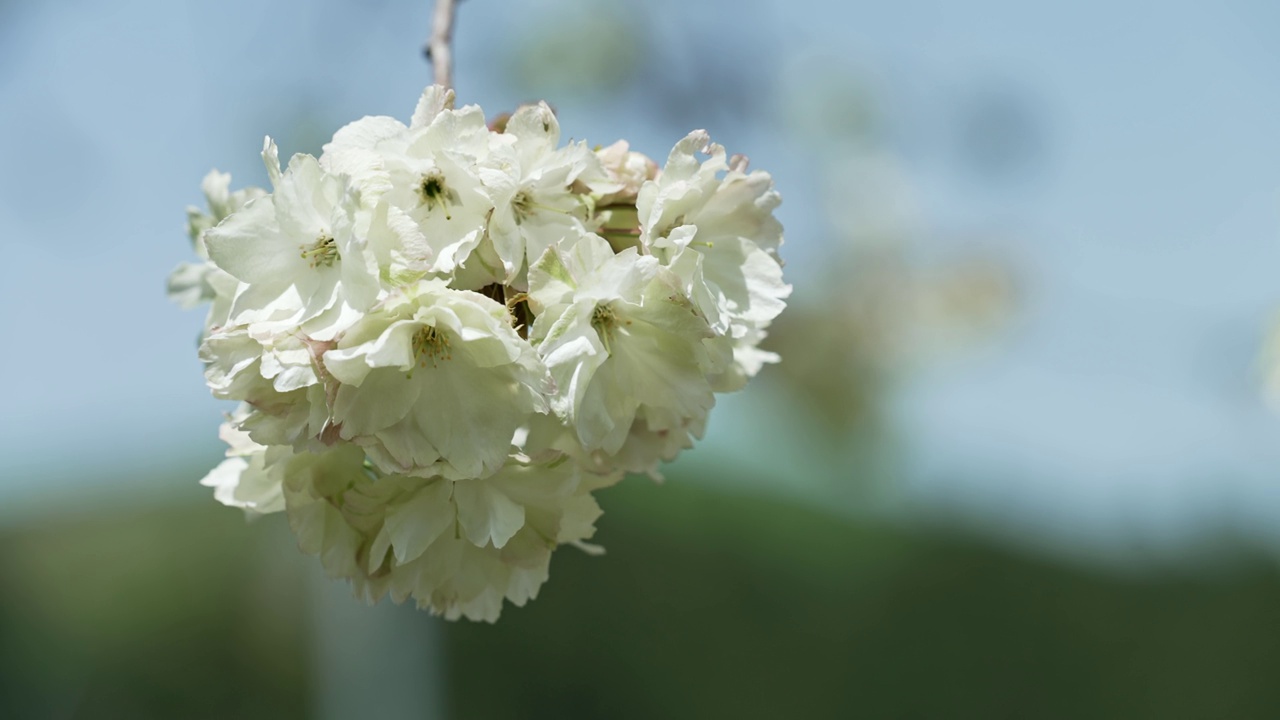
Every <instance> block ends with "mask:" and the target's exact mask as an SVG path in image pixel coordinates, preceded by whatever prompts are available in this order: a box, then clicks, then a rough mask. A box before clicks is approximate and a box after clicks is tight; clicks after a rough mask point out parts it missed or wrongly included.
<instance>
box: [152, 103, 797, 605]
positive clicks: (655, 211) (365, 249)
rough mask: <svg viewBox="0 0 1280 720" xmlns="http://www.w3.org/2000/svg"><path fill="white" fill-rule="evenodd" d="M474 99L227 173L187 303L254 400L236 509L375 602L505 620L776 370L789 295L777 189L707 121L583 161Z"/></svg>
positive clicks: (225, 484)
mask: <svg viewBox="0 0 1280 720" xmlns="http://www.w3.org/2000/svg"><path fill="white" fill-rule="evenodd" d="M453 99H454V96H453V92H452V91H451V90H447V89H445V88H442V87H439V86H434V87H431V88H428V89H427V91H426V92H425V93H424V95H423V96H422V99H421V101H420V102H419V103H418V106H417V109H416V110H415V112H414V114H413V118H412V121H411V122H410V123H409V125H407V126H406V125H404V124H403V123H401V122H399V121H397V120H395V119H393V118H389V117H366V118H363V119H361V120H358V121H356V122H354V123H351V124H350V125H347V126H346V127H344V128H342V129H341V130H339V131H338V132H337V134H335V135H334V137H333V140H332V142H330V143H328V144H327V145H325V147H324V152H323V154H322V155H321V156H320V157H319V158H318V159H317V158H315V157H312V156H310V155H296V156H294V157H293V158H292V159H291V160H290V161H289V164H288V166H287V167H286V168H284V169H281V167H280V162H279V158H278V155H277V151H276V147H275V145H274V144H273V143H272V142H271V141H270V139H268V140H267V143H266V147H265V149H264V150H263V159H264V160H265V162H266V165H267V173H268V176H269V178H270V181H271V186H272V187H271V190H270V192H268V191H264V190H261V189H257V188H248V189H244V190H239V191H236V192H230V191H229V184H230V177H229V176H227V175H224V174H220V173H217V172H216V171H215V172H213V173H211V174H210V175H209V176H208V177H206V178H205V182H204V191H205V195H206V196H207V198H208V202H209V213H208V214H205V213H202V212H199V211H196V210H192V211H190V231H191V238H192V241H193V242H194V244H195V250H196V253H197V254H198V255H199V257H200V259H201V261H200V262H198V263H191V264H184V265H182V266H180V267H179V268H178V269H177V270H175V271H174V273H173V275H172V276H171V278H170V283H169V291H170V294H171V296H173V297H174V298H175V299H176V300H177V301H178V302H180V303H182V304H183V305H184V306H192V305H195V304H198V303H200V302H209V303H211V308H210V310H209V315H208V320H207V323H206V327H205V332H204V335H203V337H202V340H201V345H200V358H201V360H202V361H203V362H204V364H205V377H206V379H207V381H208V384H209V387H210V388H211V389H212V391H213V394H214V396H215V397H218V398H222V399H227V400H235V401H238V402H239V403H240V405H239V407H238V409H237V410H236V411H235V412H234V413H232V414H231V416H230V417H229V418H228V420H227V422H226V423H225V424H224V426H223V428H222V437H223V439H224V440H225V441H226V443H227V445H228V446H229V448H230V449H229V450H228V451H227V459H226V460H225V461H223V462H222V463H221V464H220V465H219V466H218V467H217V468H215V469H214V470H213V471H212V472H210V473H209V475H208V476H207V477H206V478H205V479H204V480H203V483H204V484H205V485H208V486H211V487H213V488H214V493H215V497H216V498H217V499H218V500H219V501H221V502H223V503H225V504H227V505H231V506H235V507H240V508H244V509H245V510H246V511H249V512H251V513H272V512H278V511H284V512H285V513H286V514H287V516H288V519H289V523H290V525H291V527H292V528H293V530H294V532H295V533H296V534H297V537H298V542H299V544H300V546H301V547H302V549H303V550H304V551H306V552H308V553H311V554H314V555H318V556H319V557H320V560H321V562H322V564H323V565H324V567H325V569H326V570H327V571H328V573H329V574H330V575H332V576H335V577H342V578H347V579H349V580H350V581H351V582H352V583H353V584H354V586H355V588H356V592H357V594H359V595H360V596H362V597H365V598H366V599H368V600H369V601H376V600H377V599H379V598H381V597H384V596H386V595H390V596H391V597H392V598H393V599H394V600H395V601H397V602H401V601H403V600H405V599H407V598H413V599H414V600H415V601H416V602H417V604H418V605H419V606H420V607H424V608H428V609H430V610H431V611H432V612H435V613H439V614H443V615H444V616H446V617H448V618H451V619H452V618H457V617H467V618H470V619H473V620H488V621H493V620H495V619H496V618H497V617H498V614H499V612H500V611H501V608H502V604H503V600H504V599H506V600H509V601H511V602H513V603H515V604H517V605H522V604H523V603H524V602H525V601H527V600H528V599H530V598H532V597H534V596H535V595H536V594H537V592H538V588H539V587H540V586H541V585H542V583H543V582H544V581H545V580H546V579H547V569H548V564H549V562H550V557H551V553H552V551H553V550H554V549H555V548H556V547H557V546H558V545H560V544H564V543H569V544H575V545H577V546H579V547H581V548H583V549H585V550H588V551H592V550H595V549H596V548H594V546H591V545H588V544H586V541H587V540H588V539H590V538H591V536H592V534H593V533H594V530H595V528H594V523H595V520H596V519H597V517H599V515H600V509H599V507H598V506H597V505H596V502H595V500H594V499H593V498H592V495H591V492H592V491H594V490H596V489H598V488H601V487H605V486H607V485H610V484H613V483H615V482H617V481H618V480H619V479H620V478H621V477H622V476H623V474H625V473H627V472H635V473H649V474H655V473H656V468H657V465H658V464H659V463H660V462H662V461H665V460H670V459H672V458H673V457H675V455H676V454H677V453H678V452H679V451H680V450H681V449H683V448H686V447H690V446H691V445H692V443H693V439H694V438H696V437H700V436H701V434H702V432H703V429H704V428H705V426H706V422H707V413H708V411H710V410H711V407H712V405H714V404H715V394H716V393H722V392H728V391H732V390H736V389H738V388H740V387H742V386H743V384H744V383H745V382H746V380H747V379H748V378H749V377H751V376H753V375H755V374H756V373H757V372H758V371H759V370H760V368H761V366H762V365H763V364H765V363H768V362H773V361H776V360H777V358H776V356H774V355H772V354H771V353H768V352H765V351H762V350H760V349H759V348H758V344H759V342H760V340H761V339H762V338H763V337H764V336H765V329H766V327H767V326H768V325H769V323H770V322H771V321H772V320H773V319H774V318H775V317H776V316H777V315H778V313H779V312H781V311H782V309H783V305H784V303H783V299H784V298H785V297H787V295H788V294H789V292H790V287H789V286H788V285H786V284H785V283H784V282H783V280H782V268H781V263H780V261H779V259H778V254H777V253H778V246H779V245H781V243H782V228H781V226H780V225H779V224H778V222H777V220H776V219H775V218H774V216H773V210H774V208H775V207H777V205H778V203H779V197H778V194H777V193H776V192H775V191H774V189H773V183H772V180H771V179H770V177H769V175H768V174H767V173H764V172H760V171H755V172H748V171H747V167H746V160H745V159H743V158H741V157H738V156H735V157H733V158H728V157H726V155H725V152H724V149H723V148H722V147H720V146H719V145H714V144H712V143H711V142H710V141H709V139H708V137H707V135H706V133H705V132H701V131H698V132H694V133H691V134H689V135H688V136H687V137H685V138H684V139H683V140H681V141H680V142H679V143H677V144H676V146H675V148H674V149H673V150H672V151H671V155H670V157H669V158H668V160H667V163H666V165H665V166H664V167H663V168H661V169H659V168H658V166H657V164H656V163H655V162H654V161H652V160H650V159H649V158H647V157H645V156H643V155H641V154H639V153H636V152H631V151H630V150H629V148H628V146H627V144H626V143H625V142H621V141H620V142H618V143H616V144H614V145H612V146H610V147H606V148H600V149H595V150H593V149H591V148H589V147H587V146H586V145H585V144H584V143H569V144H567V145H564V146H561V145H560V142H559V141H560V128H559V125H558V123H557V122H556V117H555V115H554V114H553V113H552V111H551V110H550V108H548V107H547V105H546V104H545V103H540V104H537V105H529V106H525V107H522V108H520V109H519V110H517V111H516V112H515V113H514V114H512V115H510V116H509V117H508V118H506V119H505V121H503V122H498V123H495V124H494V126H493V127H490V126H489V125H487V124H486V120H485V117H484V114H483V113H482V111H481V110H480V108H478V107H475V106H467V107H463V108H459V109H454V107H453Z"/></svg>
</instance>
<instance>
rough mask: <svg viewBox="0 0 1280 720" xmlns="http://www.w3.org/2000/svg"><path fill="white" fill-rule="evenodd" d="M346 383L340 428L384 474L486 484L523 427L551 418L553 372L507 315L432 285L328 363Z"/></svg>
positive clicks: (375, 317) (364, 325) (387, 311)
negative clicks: (536, 418) (533, 417)
mask: <svg viewBox="0 0 1280 720" xmlns="http://www.w3.org/2000/svg"><path fill="white" fill-rule="evenodd" d="M324 366H325V368H326V369H327V370H328V372H329V373H331V374H332V375H333V377H334V378H336V379H337V380H338V382H339V385H338V388H337V393H336V397H335V399H334V404H333V420H334V422H335V423H336V424H337V426H338V427H339V428H340V433H341V437H342V439H343V440H350V441H352V442H355V443H356V444H358V445H360V446H362V447H364V448H365V450H366V451H367V452H368V453H369V456H370V458H371V459H373V461H374V462H375V463H377V465H378V466H379V468H381V469H382V470H383V471H384V472H388V473H403V474H407V475H416V476H421V477H429V476H432V475H443V476H445V477H448V478H455V479H456V478H467V477H481V476H484V475H488V474H491V473H493V472H494V471H496V470H497V469H498V468H499V467H500V466H501V465H502V463H503V462H504V461H505V458H506V455H507V451H508V448H509V447H510V445H511V440H512V437H513V436H514V434H515V431H516V428H518V427H520V426H521V425H522V424H524V422H525V421H526V420H527V419H528V417H529V415H530V414H532V413H538V412H545V411H546V400H545V398H544V394H545V393H547V392H549V391H550V390H551V386H550V384H549V377H548V376H547V373H546V369H545V368H544V367H543V365H542V363H541V361H539V360H538V357H537V355H536V354H535V353H534V352H533V349H532V348H531V347H530V346H529V344H528V343H527V342H525V341H524V340H523V339H522V338H521V337H520V336H519V335H518V334H516V331H515V330H514V329H512V327H511V325H510V315H509V313H508V311H507V308H506V307H505V306H503V305H502V304H500V303H497V302H495V301H493V300H491V299H489V298H487V297H485V296H483V295H480V294H478V293H474V292H468V291H461V290H452V289H450V288H448V287H446V286H445V284H444V282H443V281H439V280H424V281H421V282H420V283H418V284H417V285H416V286H412V287H410V288H407V289H406V290H405V292H403V293H401V294H399V295H396V296H394V297H392V298H390V299H389V300H388V301H387V302H386V303H384V305H383V306H382V307H381V308H380V309H378V310H377V311H375V312H372V313H370V314H369V315H367V316H365V317H364V318H363V319H362V320H361V321H360V322H359V323H357V324H356V325H355V326H353V327H352V328H351V329H350V330H349V331H348V332H347V333H346V334H345V335H344V336H343V337H342V338H341V339H340V340H339V341H338V344H337V347H336V348H335V349H332V350H329V351H327V352H326V353H325V354H324Z"/></svg>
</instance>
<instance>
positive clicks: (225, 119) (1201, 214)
mask: <svg viewBox="0 0 1280 720" xmlns="http://www.w3.org/2000/svg"><path fill="white" fill-rule="evenodd" d="M430 14H431V2H430V0H418V1H416V2H400V1H399V0H395V1H393V0H363V1H358V0H318V1H317V0H313V1H312V2H303V1H302V0H289V1H287V2H273V3H255V2H249V1H248V0H226V1H224V2H220V3H216V4H214V3H196V2H159V1H158V0H153V1H151V2H143V1H136V2H114V3H91V2H88V1H87V0H51V1H49V2H41V3H20V2H17V1H16V0H0V162H2V163H3V165H2V167H3V170H4V171H3V172H0V228H2V229H3V235H2V237H0V252H2V253H3V262H0V309H2V310H3V313H0V338H2V339H0V377H3V378H4V379H5V381H6V382H5V391H4V413H3V415H0V717H5V718H10V717H12V718H116V717H120V718H125V717H127V718H230V717H235V718H295V717H296V718H303V717H321V718H343V717H372V716H377V717H387V718H396V717H432V718H457V719H462V718H523V717H555V718H601V717H608V718H652V717H671V718H683V717H689V718H719V717H770V718H773V717H901V718H929V717H978V718H995V717H1002V718H1003V717H1010V718H1013V717H1018V718H1023V717H1035V718H1080V717H1122V718H1134V717H1155V718H1182V717H1186V718H1193V717H1194V718H1203V717H1232V718H1245V717H1276V716H1278V715H1280V685H1277V683H1276V682H1275V677H1276V673H1277V671H1278V670H1280V571H1278V569H1277V563H1276V557H1277V556H1276V551H1277V549H1278V548H1280V523H1278V522H1277V520H1280V442H1277V440H1280V419H1278V417H1277V414H1276V411H1275V410H1274V409H1273V408H1272V407H1269V406H1268V401H1267V392H1266V386H1267V377H1266V375H1267V365H1266V360H1265V358H1266V357H1267V355H1268V352H1269V351H1268V350H1267V349H1266V347H1267V343H1266V337H1267V334H1268V332H1269V327H1270V325H1271V323H1272V319H1273V316H1274V315H1275V313H1276V310H1277V308H1280V280H1278V279H1277V273H1276V269H1277V268H1280V237H1278V234H1280V233H1278V231H1280V192H1278V190H1280V162H1277V160H1278V159H1280V132H1277V131H1276V130H1277V128H1280V92H1277V88H1280V49H1278V48H1280V45H1277V44H1276V43H1275V41H1274V35H1275V33H1274V30H1275V28H1277V27H1280V5H1276V4H1274V3H1267V2H1261V1H1258V2H1249V1H1246V0H1228V1H1226V2H1220V3H1213V4H1208V3H1194V2H1189V1H1188V2H1182V1H1175V2H1165V3H1150V2H1137V1H1126V2H1101V1H1099V0H1082V1H1081V2H1076V3H1070V4H1059V6H1058V7H1049V6H1047V5H1041V4H1028V3H1017V2H1009V1H1002V0H974V1H971V2H965V3H948V2H942V1H940V0H934V1H926V0H908V1H905V2H899V3H892V4H890V3H847V2H837V1H836V0H708V1H704V2H698V3H690V2H680V1H678V0H650V1H649V2H645V3H635V2H624V1H623V0H617V1H616V2H607V1H606V0H594V1H593V0H529V1H527V2H511V1H505V2H497V0H467V1H466V2H464V3H462V4H461V6H460V8H459V15H458V27H457V32H456V44H455V47H456V53H457V65H456V84H457V87H458V94H459V98H460V101H461V102H474V103H479V104H480V105H482V106H483V107H484V108H485V110H486V111H487V112H489V113H490V114H496V113H498V112H501V111H505V110H510V109H512V108H514V107H515V106H516V105H518V104H520V103H522V102H525V101H530V100H536V99H541V98H545V99H547V100H548V101H549V102H550V103H551V104H552V105H553V106H555V107H556V108H557V110H558V112H559V116H560V121H561V126H562V128H563V131H564V135H565V137H566V139H567V138H570V137H572V138H575V139H578V138H585V139H588V140H590V141H591V142H592V143H593V144H596V143H599V144H608V143H611V142H612V141H613V140H615V139H618V138H626V139H628V140H629V141H630V142H631V143H632V146H633V148H635V149H638V150H641V151H643V152H646V153H648V154H649V155H651V156H653V157H655V158H657V159H659V160H661V159H662V158H664V157H665V155H666V152H667V151H668V150H669V149H670V147H671V145H672V144H673V143H674V142H675V140H677V139H679V138H680V137H682V136H683V135H684V134H685V133H687V132H688V131H689V130H691V129H694V128H706V129H708V130H709V131H710V132H711V135H712V137H713V139H715V140H716V141H718V142H720V143H722V144H724V145H725V146H726V147H727V148H728V150H729V152H730V153H734V152H741V153H746V154H748V155H750V156H751V158H752V162H753V167H758V168H762V169H766V170H768V171H770V172H771V173H772V174H773V176H774V178H775V181H776V184H777V187H778V189H779V190H780V191H781V192H782V194H783V197H784V199H785V201H784V204H783V205H782V207H781V208H780V210H779V211H778V215H779V217H780V219H781V220H782V222H783V224H784V225H785V226H786V228H787V239H788V240H787V244H786V246H785V247H784V248H783V255H784V256H785V257H786V259H787V262H788V265H787V272H788V279H789V281H790V282H791V283H793V284H794V286H795V293H794V295H793V297H792V303H791V307H790V308H789V310H788V311H787V312H786V313H784V314H783V316H782V317H781V318H780V320H779V321H778V323H777V324H776V331H775V332H774V333H773V336H772V337H771V338H770V340H769V343H770V344H771V346H772V348H773V349H775V350H777V351H779V352H780V353H781V354H782V355H783V357H784V360H783V362H782V364H780V365H778V366H774V367H769V368H767V369H766V370H765V371H764V372H763V373H762V375H761V376H760V377H759V378H757V380H756V382H754V383H753V384H752V385H751V386H750V387H748V388H747V389H746V390H745V391H743V392H742V393H739V394H736V395H732V396H725V397H723V398H722V401H721V402H720V406H719V407H718V408H717V409H716V411H715V412H714V413H713V414H712V419H711V425H710V429H709V431H708V434H707V437H706V439H705V441H704V442H702V443H701V444H700V445H699V446H698V447H697V448H695V449H694V450H692V451H688V452H686V453H685V454H684V455H683V456H682V457H681V458H680V459H679V460H678V461H677V462H676V463H673V464H672V465H670V466H669V467H668V468H666V470H665V474H666V475H667V482H666V483H665V484H663V485H655V484H653V483H651V482H650V481H648V480H647V479H642V478H631V479H628V480H627V481H626V482H624V483H623V484H622V485H620V486H618V487H616V488H613V489H610V490H607V491H604V492H603V493H601V495H600V502H601V504H602V506H603V507H604V509H605V516H604V517H603V518H602V519H601V520H600V522H599V523H598V526H599V528H600V531H599V534H598V535H597V539H598V540H599V541H600V542H601V543H602V544H603V545H605V546H606V547H607V548H608V554H607V555H606V556H605V557H602V558H592V557H587V556H585V555H583V554H581V553H578V552H576V551H574V550H573V549H571V548H567V549H562V550H561V551H560V552H559V553H557V555H556V557H555V559H554V561H553V563H552V579H551V581H550V582H549V583H548V584H547V585H546V586H545V587H544V588H543V590H542V593H541V595H540V597H539V598H538V599H537V600H536V601H534V602H533V603H531V604H530V605H529V606H527V607H525V608H513V607H510V606H508V607H507V609H506V610H505V611H504V614H503V617H502V619H501V621H500V622H499V623H498V624H497V625H494V626H488V625H474V624H466V623H458V624H448V623H444V622H442V621H439V620H437V619H435V618H431V617H429V616H427V615H426V614H425V613H419V612H416V611H414V610H411V609H408V608H400V607H395V606H390V605H386V604H384V605H381V606H378V607H376V608H374V609H368V608H364V607H361V606H359V605H357V604H355V603H354V601H352V600H350V598H349V590H348V589H347V588H346V587H345V586H342V585H339V584H336V583H330V582H328V581H326V580H324V579H323V578H322V577H320V572H319V570H318V568H317V567H315V565H316V564H317V563H314V562H313V558H306V557H303V556H302V555H301V554H300V553H299V552H298V551H297V549H296V546H295V544H294V542H293V540H292V538H291V537H290V535H289V532H288V529H287V527H286V526H285V523H284V522H283V518H281V517H268V518H264V519H261V520H258V521H255V522H246V521H245V519H244V518H243V516H242V515H241V514H240V513H239V512H237V511H234V510H230V509H227V508H223V507H221V506H219V505H217V504H216V503H215V502H214V501H213V500H212V498H211V493H210V492H209V491H208V490H207V489H206V488H202V487H200V486H198V485H197V484H196V483H197V480H198V479H199V478H200V477H201V476H203V474H204V473H205V472H206V471H207V470H208V469H209V468H211V467H212V466H213V465H214V464H216V463H217V462H218V460H219V459H220V457H221V453H222V449H223V448H222V447H221V445H220V443H219V441H218V440H217V437H216V427H217V424H218V422H219V421H220V418H221V414H222V413H223V412H226V411H227V410H228V408H227V407H226V406H224V405H220V404H218V403H216V402H214V401H213V400H212V399H210V398H209V396H208V393H207V391H206V389H205V387H204V383H203V379H202V377H201V368H200V364H199V362H198V360H197V358H196V354H195V342H196V337H197V334H198V332H199V328H200V325H201V321H202V318H203V315H202V312H199V311H197V312H188V313H184V312H182V311H180V310H179V309H178V308H177V307H176V306H175V305H173V304H171V303H169V302H167V301H166V299H165V295H164V281H165V277H166V275H167V273H168V272H169V271H170V270H171V269H172V268H173V267H174V266H175V265H176V264H177V263H179V262H181V261H184V260H187V259H189V257H190V248H189V245H188V242H187V239H186V237H185V231H184V222H185V215H184V208H185V206H187V205H199V204H201V203H202V198H201V195H200V190H199V183H200V179H201V178H202V177H203V176H204V174H205V173H206V172H207V171H208V170H209V169H210V168H213V167H216V168H219V169H221V170H224V171H229V172H231V173H232V176H233V187H239V186H242V185H245V184H255V185H263V184H265V183H266V177H265V172H264V171H263V169H262V166H261V162H260V160H259V156H258V151H259V149H260V147H261V143H262V136H263V135H264V134H270V135H271V136H273V137H275V138H276V139H277V141H278V142H279V143H280V145H281V152H282V154H284V155H286V156H287V155H288V154H291V153H293V152H313V153H318V152H319V149H320V146H321V145H322V144H323V142H324V141H325V140H326V139H327V138H328V137H329V136H330V135H331V134H332V132H333V131H334V130H335V129H337V128H338V127H340V126H341V125H343V124H345V123H347V122H349V121H350V120H353V119H356V118H358V117H360V116H363V115H368V114H387V115H394V116H396V117H399V118H401V119H407V118H408V116H409V115H410V113H411V112H412V109H413V107H414V103H415V102H416V100H417V97H418V95H419V93H420V92H421V90H422V87H423V86H424V85H426V84H427V83H429V82H430V70H429V67H428V66H427V64H426V63H425V62H424V60H423V58H422V56H421V46H422V43H423V41H424V40H425V38H426V36H427V33H428V30H429V23H430Z"/></svg>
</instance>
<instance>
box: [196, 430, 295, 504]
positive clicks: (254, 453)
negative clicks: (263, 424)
mask: <svg viewBox="0 0 1280 720" xmlns="http://www.w3.org/2000/svg"><path fill="white" fill-rule="evenodd" d="M218 436H219V437H221V438H222V440H223V442H225V443H227V445H228V446H229V447H228V449H227V459H226V460H223V461H222V462H221V463H219V464H218V466H217V467H215V468H214V469H213V470H210V471H209V474H208V475H206V476H205V477H204V479H203V480H201V481H200V484H201V485H204V486H206V487H211V488H213V497H214V499H216V500H217V501H218V502H220V503H222V504H223V505H228V506H230V507H238V508H242V509H244V510H245V511H246V512H249V513H251V514H257V515H265V514H267V513H273V512H279V511H281V510H283V509H284V494H283V491H282V489H281V481H282V479H283V478H284V473H283V469H284V468H283V467H282V465H281V464H280V462H279V460H280V459H281V456H282V453H281V451H279V450H276V451H272V450H270V449H268V448H266V447H263V446H262V445H259V444H258V443H255V442H254V441H253V440H250V439H249V436H248V435H247V434H246V433H244V432H241V431H240V430H237V429H236V427H235V422H234V419H233V420H231V421H228V422H224V423H223V424H222V427H221V429H219V431H218ZM283 454H284V455H287V453H283Z"/></svg>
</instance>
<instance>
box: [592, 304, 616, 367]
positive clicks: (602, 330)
mask: <svg viewBox="0 0 1280 720" xmlns="http://www.w3.org/2000/svg"><path fill="white" fill-rule="evenodd" d="M617 324H618V315H617V313H615V312H614V311H613V307H612V306H611V305H608V304H604V305H597V306H596V309H595V310H592V311H591V327H593V328H595V331H596V332H597V333H598V334H599V335H600V342H602V343H604V349H605V351H607V352H608V353H609V354H610V355H612V354H613V347H612V341H613V329H614V327H616V326H617Z"/></svg>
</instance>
